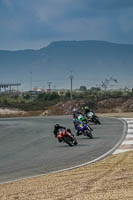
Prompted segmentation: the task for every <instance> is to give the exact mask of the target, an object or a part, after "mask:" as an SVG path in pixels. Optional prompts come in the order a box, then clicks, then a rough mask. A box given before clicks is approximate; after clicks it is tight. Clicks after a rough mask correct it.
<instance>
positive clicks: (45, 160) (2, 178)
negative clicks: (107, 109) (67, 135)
mask: <svg viewBox="0 0 133 200" xmlns="http://www.w3.org/2000/svg"><path fill="white" fill-rule="evenodd" d="M100 120H101V122H102V124H101V125H91V127H92V128H93V129H94V131H93V132H94V134H93V135H94V139H89V138H87V137H85V136H78V137H77V140H78V145H77V146H74V147H69V146H68V145H67V144H64V143H59V142H58V141H57V139H56V138H55V137H54V135H53V127H54V124H56V123H60V124H61V125H62V126H66V127H69V128H71V129H72V132H73V133H75V130H74V126H73V123H72V117H70V116H69V117H68V116H62V117H58V116H56V117H31V118H9V119H6V118H5V119H0V182H1V183H2V182H7V181H10V180H15V179H19V178H24V177H29V176H34V175H39V174H45V173H49V172H53V171H56V170H61V169H65V168H69V167H74V166H76V165H80V164H83V163H86V162H89V161H91V160H94V159H96V158H98V157H100V156H102V155H103V154H105V153H106V152H108V151H109V150H110V149H112V148H113V147H114V146H115V145H116V144H117V143H118V141H120V139H121V138H122V135H123V131H124V123H123V122H122V121H121V120H119V119H114V118H101V119H100Z"/></svg>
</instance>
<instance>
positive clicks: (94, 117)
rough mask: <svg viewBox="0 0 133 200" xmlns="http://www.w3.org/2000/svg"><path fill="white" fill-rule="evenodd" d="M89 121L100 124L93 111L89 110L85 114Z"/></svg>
mask: <svg viewBox="0 0 133 200" xmlns="http://www.w3.org/2000/svg"><path fill="white" fill-rule="evenodd" d="M85 117H86V118H87V120H88V121H89V122H93V123H95V124H101V122H100V120H99V118H98V116H97V115H96V114H95V113H94V112H89V113H87V114H86V115H85Z"/></svg>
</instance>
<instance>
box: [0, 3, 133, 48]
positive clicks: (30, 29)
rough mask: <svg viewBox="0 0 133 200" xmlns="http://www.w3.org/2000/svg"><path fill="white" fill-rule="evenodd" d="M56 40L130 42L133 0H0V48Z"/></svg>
mask: <svg viewBox="0 0 133 200" xmlns="http://www.w3.org/2000/svg"><path fill="white" fill-rule="evenodd" d="M58 40H104V41H111V42H116V43H128V44H133V0H0V49H3V50H4V49H8V50H15V49H27V48H30V49H31V48H33V49H39V48H41V47H44V46H46V45H47V44H49V43H50V42H51V41H58Z"/></svg>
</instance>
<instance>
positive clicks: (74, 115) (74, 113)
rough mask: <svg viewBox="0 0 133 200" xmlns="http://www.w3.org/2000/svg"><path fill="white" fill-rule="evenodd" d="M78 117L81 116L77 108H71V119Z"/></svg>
mask: <svg viewBox="0 0 133 200" xmlns="http://www.w3.org/2000/svg"><path fill="white" fill-rule="evenodd" d="M79 115H82V113H81V112H79V111H78V109H77V108H73V118H78V116H79Z"/></svg>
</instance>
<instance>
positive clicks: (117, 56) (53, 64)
mask: <svg viewBox="0 0 133 200" xmlns="http://www.w3.org/2000/svg"><path fill="white" fill-rule="evenodd" d="M0 70H1V74H0V82H4V81H7V80H13V81H15V80H24V81H25V82H26V81H27V82H28V78H29V73H30V72H31V71H32V72H33V74H34V78H36V79H42V78H43V79H45V80H59V79H63V77H64V79H66V76H67V75H68V73H69V72H70V70H72V71H73V72H74V74H75V79H77V80H79V81H80V80H81V79H82V80H83V79H86V80H87V79H88V80H89V79H91V78H95V79H97V78H98V77H101V78H104V77H109V76H115V77H118V78H119V77H121V78H124V77H125V79H128V78H130V77H132V74H133V45H129V44H116V43H111V42H106V41H95V40H87V41H56V42H52V43H51V44H49V45H48V46H47V47H44V48H41V49H38V50H32V49H27V50H18V51H5V50H4V51H3V50H0ZM8 82H10V81H8Z"/></svg>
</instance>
